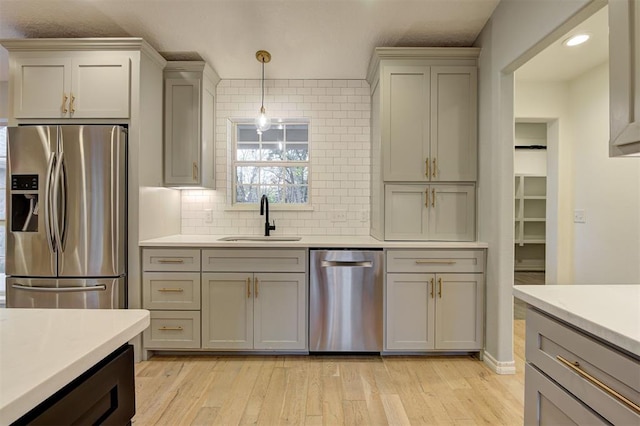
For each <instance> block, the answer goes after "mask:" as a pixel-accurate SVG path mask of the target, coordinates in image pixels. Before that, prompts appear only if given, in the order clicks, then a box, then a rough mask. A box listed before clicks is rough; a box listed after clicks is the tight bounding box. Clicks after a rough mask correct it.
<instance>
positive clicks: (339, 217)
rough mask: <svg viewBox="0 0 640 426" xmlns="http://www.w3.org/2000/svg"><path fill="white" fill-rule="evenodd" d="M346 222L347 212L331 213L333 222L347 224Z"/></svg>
mask: <svg viewBox="0 0 640 426" xmlns="http://www.w3.org/2000/svg"><path fill="white" fill-rule="evenodd" d="M346 221H347V212H332V213H331V222H346Z"/></svg>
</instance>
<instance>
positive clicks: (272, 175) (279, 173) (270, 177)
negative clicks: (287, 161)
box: [260, 167, 285, 185]
mask: <svg viewBox="0 0 640 426" xmlns="http://www.w3.org/2000/svg"><path fill="white" fill-rule="evenodd" d="M260 177H261V180H262V183H263V184H267V185H282V184H283V183H284V179H285V168H284V167H262V170H261V175H260Z"/></svg>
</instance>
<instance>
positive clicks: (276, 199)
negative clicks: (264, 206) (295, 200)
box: [258, 185, 284, 203]
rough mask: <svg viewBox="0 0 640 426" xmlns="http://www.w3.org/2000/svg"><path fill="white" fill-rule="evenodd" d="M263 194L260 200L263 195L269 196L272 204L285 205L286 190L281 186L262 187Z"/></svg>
mask: <svg viewBox="0 0 640 426" xmlns="http://www.w3.org/2000/svg"><path fill="white" fill-rule="evenodd" d="M261 190H262V192H261V193H260V197H258V199H260V198H261V197H262V194H265V195H266V196H267V199H268V200H269V202H270V203H284V189H283V187H282V186H279V185H262V187H261Z"/></svg>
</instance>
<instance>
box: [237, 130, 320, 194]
mask: <svg viewBox="0 0 640 426" xmlns="http://www.w3.org/2000/svg"><path fill="white" fill-rule="evenodd" d="M235 141H236V143H235V156H234V166H233V172H234V176H235V178H234V203H237V204H246V203H258V202H260V198H261V197H262V195H263V194H266V195H267V197H268V199H269V202H271V203H279V204H308V203H309V124H308V123H300V122H284V123H276V124H274V125H273V127H272V128H271V129H269V130H267V131H265V132H263V133H262V134H259V133H257V132H256V127H255V125H253V124H241V123H236V125H235Z"/></svg>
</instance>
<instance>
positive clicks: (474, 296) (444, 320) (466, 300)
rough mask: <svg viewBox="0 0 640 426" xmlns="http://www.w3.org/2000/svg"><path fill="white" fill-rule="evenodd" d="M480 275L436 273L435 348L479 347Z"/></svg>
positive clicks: (481, 284) (480, 321) (481, 290)
mask: <svg viewBox="0 0 640 426" xmlns="http://www.w3.org/2000/svg"><path fill="white" fill-rule="evenodd" d="M483 294H484V281H483V278H482V274H438V275H437V276H436V313H435V324H436V333H435V334H436V340H435V341H436V344H435V347H436V349H452V350H453V349H463V350H473V349H482V340H483V339H482V319H483V311H482V309H483V306H484V303H483V300H484V299H483Z"/></svg>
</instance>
